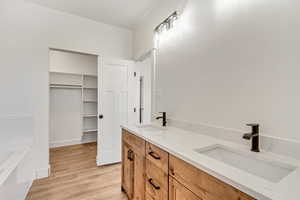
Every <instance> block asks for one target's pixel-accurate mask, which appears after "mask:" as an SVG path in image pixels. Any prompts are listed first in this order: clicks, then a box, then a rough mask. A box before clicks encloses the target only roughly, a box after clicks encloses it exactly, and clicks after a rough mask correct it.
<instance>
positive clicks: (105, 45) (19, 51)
mask: <svg viewBox="0 0 300 200" xmlns="http://www.w3.org/2000/svg"><path fill="white" fill-rule="evenodd" d="M0 44H1V45H0V69H1V75H0V85H1V86H0V87H1V100H0V111H1V114H2V115H18V114H28V115H33V117H34V124H35V128H34V132H35V143H36V145H35V152H36V162H37V163H36V167H37V169H39V170H38V176H44V175H45V173H47V170H48V169H47V168H48V158H49V155H48V111H49V108H48V103H49V90H48V70H49V52H48V50H49V47H52V48H60V49H68V50H74V51H80V52H86V53H93V54H100V55H103V56H110V57H118V58H125V59H128V58H131V56H132V55H131V54H132V49H131V47H132V33H131V31H129V30H126V29H121V28H117V27H114V26H110V25H106V24H101V23H96V22H94V21H91V20H87V19H83V18H80V17H76V16H73V15H69V14H65V13H62V12H58V11H54V10H50V9H46V8H43V7H39V6H37V5H34V4H31V3H28V2H25V1H23V0H1V1H0Z"/></svg>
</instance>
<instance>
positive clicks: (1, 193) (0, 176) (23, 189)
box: [0, 147, 34, 200]
mask: <svg viewBox="0 0 300 200" xmlns="http://www.w3.org/2000/svg"><path fill="white" fill-rule="evenodd" d="M30 150H31V149H30V147H23V148H20V149H18V150H15V151H9V152H1V153H0V200H24V199H25V197H26V194H27V192H28V190H29V188H30V186H31V184H32V181H33V179H34V173H30V171H31V172H34V171H33V170H30V168H31V166H30V165H28V162H27V161H28V158H29V157H30V152H31V151H30ZM28 169H29V171H28Z"/></svg>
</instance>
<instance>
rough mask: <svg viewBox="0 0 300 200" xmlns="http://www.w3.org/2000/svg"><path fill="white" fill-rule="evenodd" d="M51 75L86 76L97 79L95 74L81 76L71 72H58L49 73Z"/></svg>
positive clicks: (81, 74)
mask: <svg viewBox="0 0 300 200" xmlns="http://www.w3.org/2000/svg"><path fill="white" fill-rule="evenodd" d="M49 72H50V73H52V74H65V75H75V76H88V77H94V78H97V76H98V75H96V74H83V73H72V72H59V71H49Z"/></svg>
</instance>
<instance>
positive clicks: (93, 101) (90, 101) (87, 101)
mask: <svg viewBox="0 0 300 200" xmlns="http://www.w3.org/2000/svg"><path fill="white" fill-rule="evenodd" d="M83 102H84V103H97V100H84V101H83Z"/></svg>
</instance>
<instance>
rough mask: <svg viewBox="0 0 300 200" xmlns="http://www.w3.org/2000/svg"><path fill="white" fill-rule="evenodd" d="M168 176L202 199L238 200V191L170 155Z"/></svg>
mask: <svg viewBox="0 0 300 200" xmlns="http://www.w3.org/2000/svg"><path fill="white" fill-rule="evenodd" d="M169 165H170V168H169V169H170V176H172V177H173V178H175V179H176V180H177V181H179V182H180V183H182V184H183V185H184V186H185V187H187V188H188V189H190V190H191V191H193V192H194V193H195V194H196V195H197V196H199V197H201V198H202V199H204V200H220V199H222V200H239V191H238V190H237V189H235V188H233V187H231V186H230V185H228V184H225V183H223V182H221V181H219V180H218V179H216V178H214V177H212V176H210V175H208V174H207V173H205V172H203V171H201V170H199V169H198V168H196V167H194V166H192V165H190V164H188V163H186V162H184V161H182V160H180V159H178V158H176V157H175V156H170V162H169Z"/></svg>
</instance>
